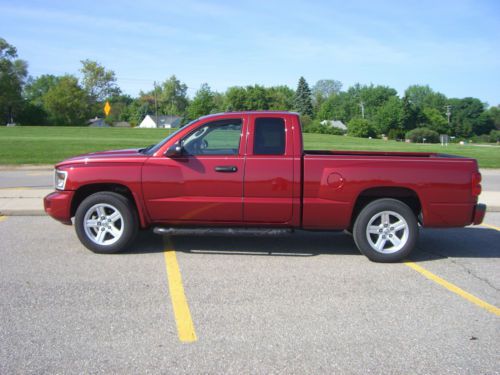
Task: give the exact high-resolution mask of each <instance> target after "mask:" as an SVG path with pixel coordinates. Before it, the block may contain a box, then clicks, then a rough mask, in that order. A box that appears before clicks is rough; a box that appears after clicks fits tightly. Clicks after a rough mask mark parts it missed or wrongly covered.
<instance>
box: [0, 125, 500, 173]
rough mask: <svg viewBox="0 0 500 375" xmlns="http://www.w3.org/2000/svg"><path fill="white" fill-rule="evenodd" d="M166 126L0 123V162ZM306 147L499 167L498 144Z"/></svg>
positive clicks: (318, 142)
mask: <svg viewBox="0 0 500 375" xmlns="http://www.w3.org/2000/svg"><path fill="white" fill-rule="evenodd" d="M169 132H170V131H169V130H167V129H130V128H102V129H101V128H87V127H58V126H46V127H42V126H32V127H30V126H22V127H12V128H7V127H0V164H54V163H56V162H58V161H60V160H63V159H65V158H68V157H70V156H74V155H78V154H83V153H86V152H92V151H100V150H111V149H117V148H129V147H143V146H147V145H150V144H152V143H157V142H158V141H159V140H161V139H162V138H164V137H166V136H167V135H168V134H169ZM304 143H305V148H306V149H315V150H321V149H324V150H370V151H422V152H441V153H447V154H455V155H462V156H467V157H472V158H475V159H477V160H478V161H479V165H480V167H481V168H500V146H491V147H480V146H473V145H465V146H460V145H455V144H454V145H449V146H447V147H442V146H441V145H430V144H425V145H422V144H406V143H402V142H395V141H383V140H379V139H363V138H354V137H343V136H335V135H324V134H304Z"/></svg>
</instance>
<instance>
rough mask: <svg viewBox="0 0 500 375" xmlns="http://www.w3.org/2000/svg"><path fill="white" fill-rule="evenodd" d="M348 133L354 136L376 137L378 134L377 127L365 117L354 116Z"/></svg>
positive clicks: (348, 125) (348, 126)
mask: <svg viewBox="0 0 500 375" xmlns="http://www.w3.org/2000/svg"><path fill="white" fill-rule="evenodd" d="M347 133H348V134H349V135H352V136H353V137H361V138H368V137H375V136H376V135H377V132H376V131H375V127H374V126H373V125H372V124H370V122H368V120H365V119H363V118H353V119H352V120H351V121H349V124H347Z"/></svg>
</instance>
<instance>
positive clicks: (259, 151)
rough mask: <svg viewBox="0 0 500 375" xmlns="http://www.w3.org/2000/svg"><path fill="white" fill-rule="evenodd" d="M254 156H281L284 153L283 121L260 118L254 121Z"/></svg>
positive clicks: (273, 118) (280, 119) (272, 118)
mask: <svg viewBox="0 0 500 375" xmlns="http://www.w3.org/2000/svg"><path fill="white" fill-rule="evenodd" d="M254 128H255V134H254V141H253V154H254V155H283V154H284V153H285V120H283V119H282V118H275V117H269V118H265V117H261V118H257V119H256V120H255V127H254Z"/></svg>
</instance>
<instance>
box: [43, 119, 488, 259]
mask: <svg viewBox="0 0 500 375" xmlns="http://www.w3.org/2000/svg"><path fill="white" fill-rule="evenodd" d="M55 168H56V169H55V187H56V191H55V192H54V193H51V194H49V195H48V196H47V197H45V199H44V204H45V211H46V212H47V213H48V214H49V215H51V216H52V217H53V218H55V219H57V220H59V221H61V222H63V223H65V224H71V223H72V218H73V217H74V225H75V228H76V233H77V235H78V237H79V239H80V241H81V242H82V243H83V244H84V245H85V246H86V247H87V248H89V249H90V250H92V251H95V252H99V253H112V252H116V251H119V250H122V249H124V248H126V247H127V245H128V244H130V242H131V241H132V240H133V239H134V237H135V235H136V233H137V231H138V229H139V228H141V229H146V228H150V227H153V228H154V231H155V232H157V233H163V234H179V233H181V234H188V235H195V234H198V235H200V234H203V235H205V234H214V233H215V234H257V235H259V234H281V233H284V232H291V231H293V230H294V229H302V230H314V231H334V230H347V231H349V232H351V233H352V234H353V237H354V241H355V243H356V245H357V247H358V248H359V250H360V251H361V252H362V253H363V254H365V255H366V256H367V257H368V258H369V259H371V260H373V261H379V262H392V261H398V260H401V259H403V258H405V257H406V256H407V255H408V254H409V253H410V251H411V250H412V249H413V248H414V247H415V244H416V240H417V236H418V226H419V225H421V226H424V227H462V226H466V225H469V224H480V223H481V221H482V220H483V217H484V214H485V210H486V206H484V205H482V204H478V203H477V200H478V196H479V194H480V192H481V184H480V183H481V175H480V173H479V172H478V166H477V162H476V160H474V159H467V158H461V157H453V156H448V155H441V154H435V153H403V152H365V151H304V150H303V147H302V131H301V124H300V119H299V116H298V114H295V113H289V112H235V113H222V114H215V115H209V116H205V117H201V118H199V119H198V120H195V121H193V122H191V123H189V124H187V125H186V126H184V127H182V128H180V129H179V130H177V131H176V132H174V133H172V134H170V135H169V136H168V137H167V138H165V139H164V140H162V141H161V142H159V143H158V144H156V145H154V146H150V147H147V148H143V149H130V150H117V151H105V152H96V153H90V154H86V155H82V156H77V157H74V158H71V159H67V160H65V161H63V162H61V163H59V164H57V165H56V167H55ZM334 246H335V244H334V243H333V244H332V247H334Z"/></svg>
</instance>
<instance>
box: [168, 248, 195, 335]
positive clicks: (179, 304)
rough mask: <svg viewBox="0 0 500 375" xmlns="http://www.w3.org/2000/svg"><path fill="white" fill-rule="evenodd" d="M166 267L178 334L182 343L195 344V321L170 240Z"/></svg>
mask: <svg viewBox="0 0 500 375" xmlns="http://www.w3.org/2000/svg"><path fill="white" fill-rule="evenodd" d="M163 254H164V256H165V266H166V269H167V277H168V288H169V291H170V298H171V300H172V307H173V310H174V316H175V322H176V324H177V334H178V336H179V340H181V341H182V342H194V341H196V340H198V338H197V337H196V333H195V331H194V324H193V320H192V319H191V313H190V311H189V305H188V303H187V299H186V295H185V294H184V287H183V286H182V277H181V271H180V269H179V263H177V256H176V255H175V250H174V249H173V246H172V243H171V241H170V240H169V239H165V252H164V253H163Z"/></svg>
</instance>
